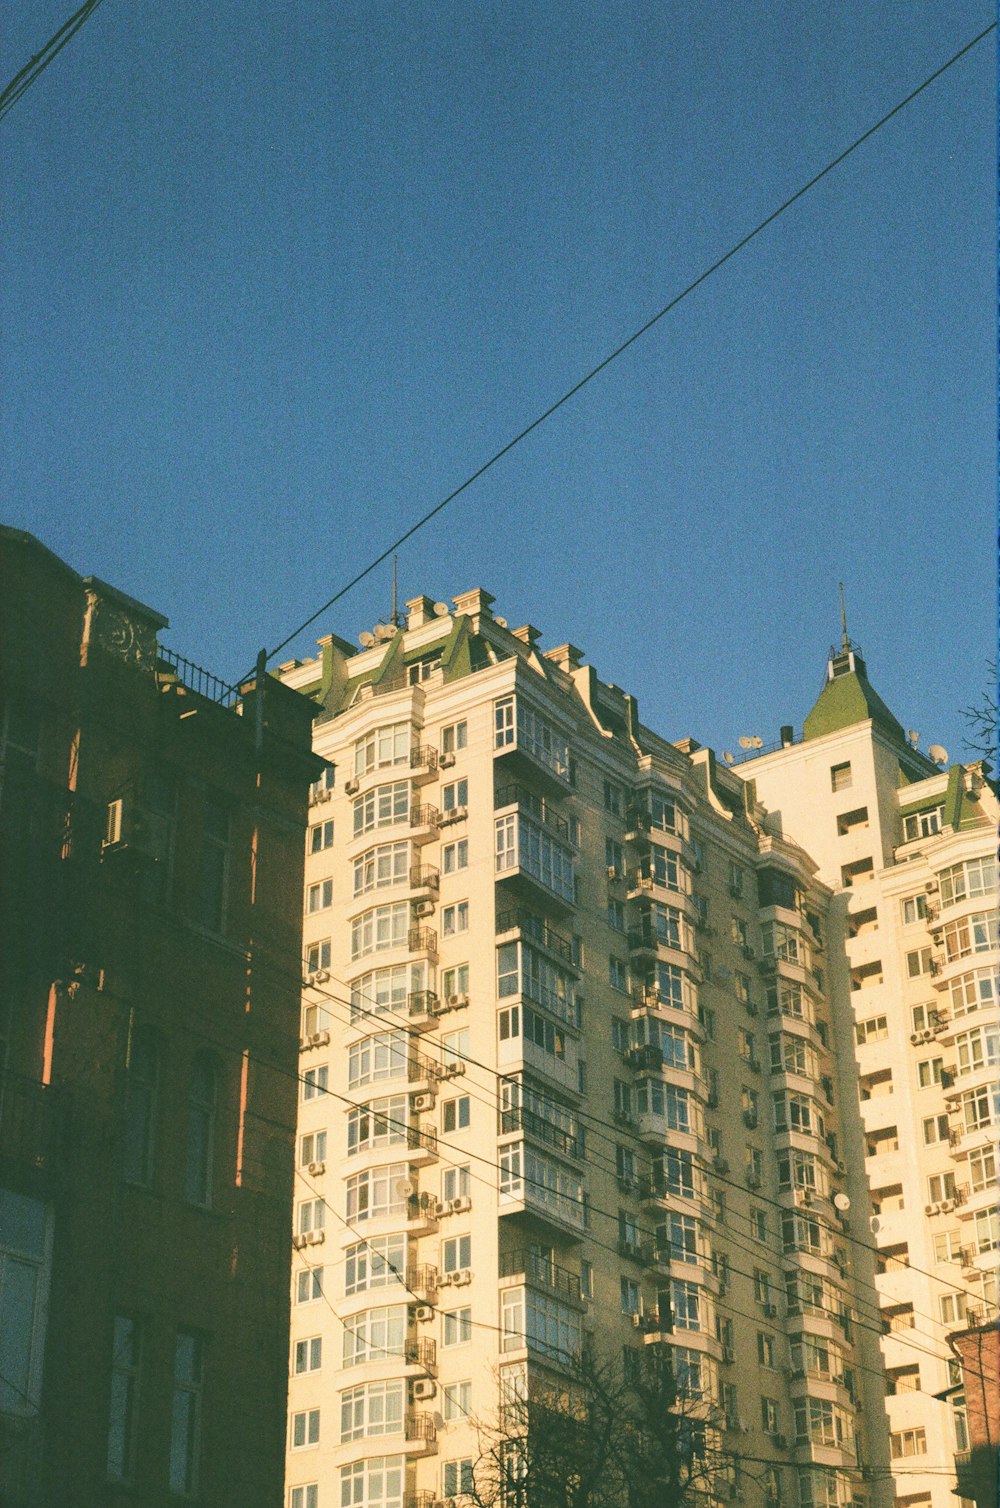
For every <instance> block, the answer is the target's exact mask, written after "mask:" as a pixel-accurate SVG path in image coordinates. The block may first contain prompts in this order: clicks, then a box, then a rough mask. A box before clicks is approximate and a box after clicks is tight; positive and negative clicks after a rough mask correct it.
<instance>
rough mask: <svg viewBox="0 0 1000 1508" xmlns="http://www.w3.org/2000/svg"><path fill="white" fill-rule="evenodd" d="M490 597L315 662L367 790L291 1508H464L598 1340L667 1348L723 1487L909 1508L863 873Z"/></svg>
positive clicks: (326, 701) (314, 1243)
mask: <svg viewBox="0 0 1000 1508" xmlns="http://www.w3.org/2000/svg"><path fill="white" fill-rule="evenodd" d="M492 600H493V599H492V598H491V597H490V596H489V594H488V593H486V592H483V591H472V592H468V593H466V594H464V595H463V596H460V597H458V598H455V599H454V611H448V610H447V609H445V608H440V609H435V606H434V604H433V603H431V601H430V600H429V599H427V598H417V599H415V600H414V601H413V602H411V603H409V604H408V610H409V616H408V619H407V622H406V624H405V627H404V628H400V629H399V630H395V629H392V628H386V629H384V630H383V631H382V633H381V636H380V637H378V638H377V640H376V641H375V642H374V643H373V645H372V646H371V647H368V648H364V649H362V650H360V651H357V650H354V649H353V648H352V646H350V645H347V644H345V643H344V642H343V641H341V640H338V639H336V638H334V637H332V636H331V637H330V638H328V639H325V640H321V641H320V646H321V652H320V655H319V657H318V658H317V659H316V660H313V661H308V662H305V663H298V662H294V663H292V664H289V665H287V666H284V667H282V677H283V679H284V680H285V681H286V683H287V684H289V685H290V686H293V687H295V688H296V689H299V690H301V691H305V692H307V693H308V694H310V695H312V696H313V697H314V699H315V700H316V702H317V704H318V706H319V707H320V709H321V710H320V712H319V714H318V716H317V720H316V727H315V743H314V747H315V750H316V752H318V753H319V754H321V755H323V756H325V757H326V758H327V759H328V760H329V761H331V764H332V766H334V767H335V773H332V774H331V777H330V779H329V781H328V782H326V783H320V785H319V786H318V787H317V788H316V789H315V791H314V802H313V807H312V811H311V818H310V821H311V826H310V832H309V840H308V844H307V859H306V903H305V944H306V949H307V959H306V962H307V969H306V975H305V986H304V991H303V1023H302V1054H301V1064H300V1073H301V1077H302V1086H301V1089H302V1098H301V1102H300V1117H299V1142H298V1164H299V1166H298V1193H297V1208H296V1224H295V1237H294V1244H295V1248H296V1250H295V1254H294V1258H293V1273H292V1300H293V1307H292V1355H291V1379H290V1402H289V1451H288V1474H287V1503H288V1504H289V1505H290V1508H332V1505H335V1504H336V1505H338V1508H345V1505H348V1504H351V1505H354V1504H358V1505H364V1508H433V1505H436V1504H438V1503H443V1502H447V1501H448V1500H452V1499H454V1500H457V1501H458V1502H461V1501H462V1493H463V1487H464V1486H466V1485H467V1482H468V1473H469V1472H472V1471H474V1470H475V1465H476V1459H477V1455H478V1450H479V1446H478V1435H477V1428H476V1426H477V1422H486V1423H489V1422H490V1421H492V1420H494V1419H496V1417H497V1412H498V1400H499V1398H500V1396H501V1394H502V1392H504V1390H506V1389H511V1390H514V1391H517V1390H518V1389H523V1388H524V1387H528V1388H530V1387H531V1385H532V1382H533V1380H534V1379H535V1378H536V1377H538V1378H542V1379H544V1378H545V1376H546V1375H547V1374H549V1373H550V1372H551V1371H552V1369H554V1368H555V1369H556V1370H558V1365H559V1354H560V1353H565V1352H568V1351H569V1352H571V1351H575V1350H578V1349H579V1348H580V1347H582V1346H584V1345H585V1344H586V1343H587V1342H589V1343H590V1344H591V1345H592V1346H593V1348H594V1350H595V1351H596V1352H597V1354H599V1355H600V1356H604V1357H614V1358H616V1359H617V1360H618V1361H619V1362H620V1364H621V1366H622V1367H623V1368H627V1367H635V1366H639V1365H641V1356H642V1353H643V1351H644V1350H645V1349H646V1348H651V1347H657V1348H665V1349H669V1350H670V1353H671V1355H672V1357H673V1360H674V1368H675V1375H676V1376H678V1377H679V1378H681V1379H683V1381H684V1383H685V1385H686V1388H687V1391H688V1393H689V1394H690V1395H691V1397H692V1401H691V1403H690V1404H689V1405H688V1406H689V1407H691V1408H692V1409H693V1410H694V1411H695V1412H696V1413H697V1414H698V1415H699V1416H700V1418H701V1419H702V1421H703V1424H704V1429H705V1431H706V1434H707V1436H708V1437H710V1438H711V1440H712V1441H713V1442H717V1443H718V1444H719V1446H720V1447H721V1449H722V1450H723V1451H724V1452H725V1453H726V1456H727V1466H726V1468H725V1469H724V1470H723V1471H720V1473H719V1475H718V1480H717V1482H716V1484H715V1497H716V1498H717V1499H719V1500H722V1499H726V1498H729V1497H736V1496H739V1498H740V1499H741V1500H743V1501H745V1502H747V1503H749V1504H751V1505H761V1508H763V1505H765V1504H768V1503H776V1502H778V1501H779V1500H782V1499H784V1500H785V1501H797V1502H798V1503H800V1504H801V1505H803V1508H835V1505H836V1508H848V1505H854V1504H857V1505H860V1504H867V1503H872V1504H883V1503H887V1502H888V1501H890V1499H891V1496H892V1492H891V1484H890V1473H889V1433H888V1427H887V1421H886V1414H885V1398H884V1393H885V1387H884V1373H883V1369H882V1362H881V1356H880V1352H879V1346H880V1342H881V1319H880V1304H881V1302H882V1293H881V1289H882V1288H883V1287H885V1286H886V1284H890V1285H891V1282H892V1281H894V1280H895V1279H896V1276H897V1275H896V1274H887V1275H886V1277H885V1278H884V1279H883V1278H881V1277H878V1276H877V1275H876V1272H875V1263H876V1254H875V1252H874V1251H873V1250H872V1249H871V1238H870V1234H869V1227H868V1205H867V1192H866V1189H867V1184H866V1178H865V1170H864V1153H863V1147H862V1144H861V1141H860V1129H859V1114H858V1108H857V1078H856V1073H857V1070H856V1067H855V1063H854V1056H853V1047H852V1046H851V1043H852V1042H853V1035H854V1015H853V1013H852V1012H849V1011H848V1010H847V1007H846V1004H842V1005H841V1006H840V1007H839V1010H840V1014H841V1016H842V1018H843V1019H842V1020H841V1021H839V1022H838V1021H837V1019H836V1016H835V1013H832V1012H831V999H833V1000H834V1001H836V999H837V998H839V996H842V997H843V999H844V1001H846V999H847V995H846V993H845V991H846V986H845V984H844V978H845V970H846V968H847V962H846V959H845V960H842V959H840V958H839V957H838V947H837V946H835V945H834V939H835V938H837V937H839V935H840V930H841V924H840V922H839V921H838V913H837V910H836V907H837V905H838V904H839V902H838V900H837V897H836V894H835V891H836V890H837V889H839V870H838V872H837V874H836V876H835V879H836V880H837V882H838V884H837V885H836V886H833V885H831V884H830V883H828V882H827V881H826V880H825V879H824V869H825V872H826V874H827V875H829V874H830V872H831V868H830V863H829V862H827V856H826V855H825V853H819V854H817V856H816V859H818V860H819V870H817V862H816V859H814V858H811V857H810V856H809V854H808V853H807V851H806V846H802V845H803V839H804V836H806V834H804V833H803V832H800V831H797V830H796V824H795V821H794V817H795V815H796V812H797V808H796V809H795V810H794V811H793V810H792V808H791V807H788V804H787V803H786V801H785V799H784V795H783V792H782V790H781V789H779V788H778V787H777V785H775V787H774V789H771V787H770V786H768V790H767V800H768V801H769V803H770V805H771V806H772V808H773V814H772V815H769V814H768V812H767V811H766V809H765V807H764V806H763V805H761V804H760V802H759V801H758V799H757V798H758V797H759V796H760V795H761V793H762V792H763V791H764V788H765V785H766V784H767V780H766V779H765V778H764V777H768V778H769V771H770V770H771V769H775V768H777V766H776V764H775V762H774V761H773V760H772V761H771V762H770V763H769V762H768V760H767V758H766V757H765V758H762V759H761V760H759V761H755V762H754V764H753V765H752V766H747V767H746V768H745V769H740V770H739V771H731V770H729V769H727V768H726V767H725V765H722V764H717V763H716V760H715V758H714V756H713V754H712V753H711V751H709V750H707V749H702V748H700V747H699V746H698V745H697V744H695V743H694V742H693V741H690V740H688V741H684V742H681V743H680V744H671V743H668V742H666V741H665V740H663V739H662V738H660V737H659V736H657V735H656V734H655V733H653V732H652V731H651V730H649V729H648V728H646V727H644V726H643V725H642V724H641V722H640V720H639V716H638V709H637V707H636V704H635V702H634V700H633V699H632V698H631V697H629V696H628V695H627V694H626V693H624V692H622V691H621V690H620V689H619V688H617V687H614V686H609V685H605V684H603V683H602V682H601V681H600V680H599V679H598V677H597V675H596V673H595V672H594V670H593V669H592V668H591V667H590V666H588V665H586V664H584V662H583V656H582V654H581V652H580V651H579V650H577V649H576V648H575V647H574V646H573V645H568V644H567V645H563V646H561V647H560V648H557V649H553V650H550V651H547V652H544V653H543V652H542V651H541V650H540V649H539V647H538V640H539V635H538V633H537V631H536V630H535V629H533V628H532V627H530V626H525V627H524V628H522V629H518V630H516V631H511V630H509V629H508V627H507V626H506V624H505V622H504V621H503V620H502V619H500V618H497V617H496V616H494V614H493V612H492V610H491V609H492ZM853 747H854V746H853V745H851V746H850V750H853ZM786 752H788V751H786ZM852 757H858V758H859V760H860V755H858V756H854V755H853V754H852V753H851V752H850V751H849V752H848V753H847V754H845V758H852ZM879 757H881V756H879ZM758 771H759V772H760V775H761V777H762V778H761V779H760V781H759V783H758V788H757V792H756V794H755V792H754V791H753V789H751V788H749V787H748V785H747V783H746V781H745V779H743V778H741V777H745V776H746V775H748V774H749V773H753V774H755V775H756V774H757V773H758ZM921 773H924V772H923V771H922V772H921ZM826 778H827V780H828V781H829V771H828V768H827V776H826ZM929 778H930V779H931V780H932V781H933V779H935V778H937V777H936V776H933V775H931V776H929ZM871 780H872V781H873V782H876V777H875V775H874V774H873V775H872V776H871ZM793 785H794V786H795V789H796V790H797V789H798V785H797V784H796V783H795V782H793ZM803 787H804V782H803ZM866 789H867V788H866ZM874 789H875V786H874V785H873V790H874ZM795 799H796V800H797V799H798V797H797V796H796V798H795ZM852 799H853V798H852ZM866 799H868V800H869V801H870V803H871V805H872V807H873V809H874V796H873V795H872V796H868V797H867V798H866ZM858 800H859V803H860V801H861V797H860V796H859V797H858ZM803 801H804V803H805V806H806V807H808V801H807V800H806V798H805V797H803ZM804 826H805V824H804V823H803V827H804ZM787 834H791V836H788V835H787ZM810 835H811V834H810ZM831 846H832V847H833V848H836V845H831ZM851 852H852V853H853V848H852V849H851ZM889 856H891V850H890V851H888V852H886V851H883V852H882V853H880V855H879V859H880V864H883V863H884V861H885V860H886V859H887V857H889ZM913 872H914V874H916V870H914V871H913ZM879 873H881V868H880V869H879ZM831 906H832V908H833V909H832V910H831ZM843 909H845V908H844V907H841V910H843ZM863 946H864V943H863V941H861V942H859V943H858V946H857V947H856V948H855V952H857V953H858V956H859V957H860V954H861V951H862V949H863ZM882 961H883V963H884V967H885V969H886V970H887V971H888V969H889V968H890V960H889V959H888V958H887V957H884V958H883V960H882ZM855 966H856V965H855V963H854V960H853V955H852V961H851V967H852V968H853V967H855ZM899 966H900V960H898V959H895V958H894V959H893V960H892V967H894V968H898V967H899ZM866 988H868V989H869V990H874V988H875V986H874V984H873V983H872V982H871V981H867V980H866ZM879 988H880V989H882V990H883V991H887V990H889V989H891V988H892V985H891V983H885V984H883V985H882V986H880V987H879ZM838 992H839V993H838ZM931 993H932V994H934V996H935V998H937V992H936V991H932V992H931ZM928 998H929V997H928ZM845 1031H846V1032H847V1034H848V1037H847V1042H848V1045H847V1047H846V1050H845V1049H844V1048H843V1041H844V1035H843V1034H844V1032H845ZM877 1047H878V1044H874V1043H873V1049H874V1050H877ZM866 1050H867V1049H866ZM906 1052H907V1053H910V1052H911V1048H910V1046H909V1043H908V1042H907V1044H906ZM940 1093H941V1095H942V1109H943V1108H944V1100H943V1094H944V1091H943V1090H941V1091H940ZM845 1111H846V1122H847V1124H846V1125H845V1124H842V1117H844V1113H845ZM852 1137H853V1138H854V1143H855V1144H854V1145H853V1147H852V1145H851V1138H852ZM852 1151H853V1153H854V1157H853V1158H852V1156H851V1154H852ZM849 1164H853V1168H852V1169H849ZM859 1211H860V1212H862V1213H860V1215H859ZM886 1213H887V1216H888V1211H886ZM876 1284H878V1285H879V1286H878V1291H877V1290H876ZM912 1339H913V1336H912V1335H910V1334H907V1335H901V1336H900V1337H899V1340H898V1342H896V1343H897V1344H898V1346H899V1347H900V1348H901V1349H902V1350H903V1351H905V1352H906V1356H907V1361H906V1363H905V1364H906V1365H909V1364H910V1362H911V1360H912V1358H913V1357H914V1356H915V1355H916V1353H915V1352H914V1351H913V1350H912V1347H911V1342H912ZM934 1354H935V1355H936V1354H937V1353H936V1352H935V1353H934ZM918 1360H920V1358H918ZM921 1364H923V1363H922V1361H921ZM935 1375H936V1374H935ZM901 1404H902V1406H905V1404H906V1400H905V1399H903V1400H901V1399H900V1397H899V1395H898V1393H897V1396H896V1397H895V1398H892V1399H890V1400H889V1406H890V1409H891V1410H896V1409H897V1408H898V1407H900V1406H901ZM890 1417H891V1418H892V1419H893V1424H894V1426H895V1417H894V1415H891V1416H890ZM793 1494H794V1496H793ZM935 1501H938V1499H935Z"/></svg>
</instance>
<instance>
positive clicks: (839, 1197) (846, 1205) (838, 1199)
mask: <svg viewBox="0 0 1000 1508" xmlns="http://www.w3.org/2000/svg"><path fill="white" fill-rule="evenodd" d="M833 1202H834V1205H835V1206H836V1208H837V1209H838V1210H843V1211H844V1213H845V1214H846V1212H847V1211H848V1210H849V1209H850V1207H851V1201H850V1199H849V1198H848V1196H847V1195H846V1194H834V1196H833Z"/></svg>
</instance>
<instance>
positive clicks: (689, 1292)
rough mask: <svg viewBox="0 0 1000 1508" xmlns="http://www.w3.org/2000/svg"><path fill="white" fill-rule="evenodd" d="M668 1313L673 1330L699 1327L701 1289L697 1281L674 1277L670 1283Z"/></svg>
mask: <svg viewBox="0 0 1000 1508" xmlns="http://www.w3.org/2000/svg"><path fill="white" fill-rule="evenodd" d="M670 1314H671V1317H672V1319H673V1324H674V1329H675V1330H700V1329H701V1289H700V1288H699V1287H698V1285H697V1283H685V1282H684V1281H683V1280H682V1279H680V1278H674V1279H673V1280H672V1282H671V1284H670Z"/></svg>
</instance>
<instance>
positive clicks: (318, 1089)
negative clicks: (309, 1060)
mask: <svg viewBox="0 0 1000 1508" xmlns="http://www.w3.org/2000/svg"><path fill="white" fill-rule="evenodd" d="M329 1076H330V1070H329V1069H328V1068H327V1066H326V1064H325V1063H321V1064H319V1065H318V1066H317V1067H316V1068H307V1069H306V1071H305V1073H304V1074H303V1075H302V1098H303V1099H304V1100H314V1099H316V1098H317V1097H318V1096H319V1095H321V1094H325V1093H326V1087H327V1082H328V1080H329Z"/></svg>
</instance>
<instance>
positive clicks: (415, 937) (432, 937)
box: [406, 927, 437, 960]
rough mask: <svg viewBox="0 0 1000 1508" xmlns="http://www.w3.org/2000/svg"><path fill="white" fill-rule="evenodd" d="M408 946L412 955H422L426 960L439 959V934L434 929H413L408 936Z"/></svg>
mask: <svg viewBox="0 0 1000 1508" xmlns="http://www.w3.org/2000/svg"><path fill="white" fill-rule="evenodd" d="M406 946H407V948H408V949H409V951H410V952H411V953H422V954H423V955H424V957H425V958H429V959H432V960H436V959H437V933H436V932H435V930H434V928H433V927H411V928H410V930H409V932H408V933H407V934H406Z"/></svg>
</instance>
